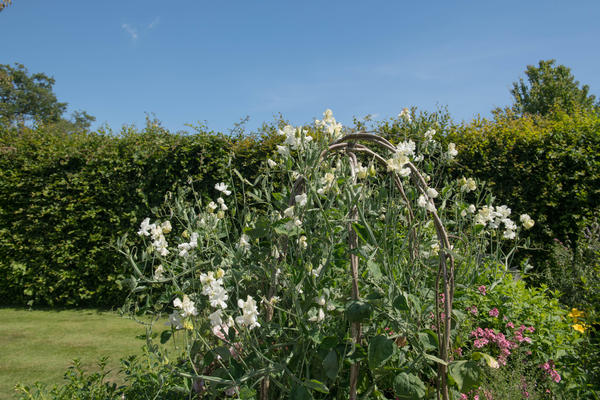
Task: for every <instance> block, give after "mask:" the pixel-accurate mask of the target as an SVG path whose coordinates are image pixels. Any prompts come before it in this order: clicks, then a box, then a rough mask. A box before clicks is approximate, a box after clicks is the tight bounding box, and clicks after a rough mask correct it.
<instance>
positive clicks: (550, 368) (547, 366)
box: [540, 360, 561, 383]
mask: <svg viewBox="0 0 600 400" xmlns="http://www.w3.org/2000/svg"><path fill="white" fill-rule="evenodd" d="M540 368H541V369H543V370H544V371H546V373H547V374H548V375H550V378H552V380H553V381H554V382H556V383H558V382H560V379H561V378H560V374H559V373H558V372H557V371H556V369H554V361H552V360H548V361H546V362H545V363H543V364H542V365H540Z"/></svg>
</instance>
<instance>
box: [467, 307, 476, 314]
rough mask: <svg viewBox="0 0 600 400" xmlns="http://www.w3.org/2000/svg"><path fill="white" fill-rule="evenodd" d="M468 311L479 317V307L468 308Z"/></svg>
mask: <svg viewBox="0 0 600 400" xmlns="http://www.w3.org/2000/svg"><path fill="white" fill-rule="evenodd" d="M467 311H469V312H470V313H471V314H473V315H477V313H478V311H477V307H475V306H471V307H468V308H467Z"/></svg>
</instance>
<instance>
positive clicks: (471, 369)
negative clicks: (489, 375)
mask: <svg viewBox="0 0 600 400" xmlns="http://www.w3.org/2000/svg"><path fill="white" fill-rule="evenodd" d="M448 373H449V374H450V376H451V377H452V379H454V382H455V383H456V386H458V390H460V391H461V392H463V393H466V392H468V391H469V390H471V389H473V388H476V387H477V386H479V383H480V381H481V368H480V367H479V364H478V363H477V362H476V361H473V360H460V361H453V362H451V363H450V364H449V366H448Z"/></svg>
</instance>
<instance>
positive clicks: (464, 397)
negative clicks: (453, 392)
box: [460, 387, 494, 400]
mask: <svg viewBox="0 0 600 400" xmlns="http://www.w3.org/2000/svg"><path fill="white" fill-rule="evenodd" d="M480 394H483V397H481V396H480ZM470 396H473V397H470ZM470 398H472V399H473V400H482V399H485V400H493V399H494V397H493V396H492V393H491V392H489V391H487V390H485V389H482V388H481V387H479V388H478V389H474V390H471V391H470V392H469V393H468V394H467V393H461V394H460V400H469V399H470Z"/></svg>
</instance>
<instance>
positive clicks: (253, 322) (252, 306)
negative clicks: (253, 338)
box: [235, 295, 260, 329]
mask: <svg viewBox="0 0 600 400" xmlns="http://www.w3.org/2000/svg"><path fill="white" fill-rule="evenodd" d="M238 307H239V308H241V309H242V315H241V316H239V317H236V319H235V322H236V323H237V324H238V325H240V326H245V327H247V328H248V329H253V328H256V327H259V326H260V324H259V323H258V309H257V308H256V301H254V299H253V298H252V297H251V296H250V295H248V297H247V298H246V301H244V300H242V299H238Z"/></svg>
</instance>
